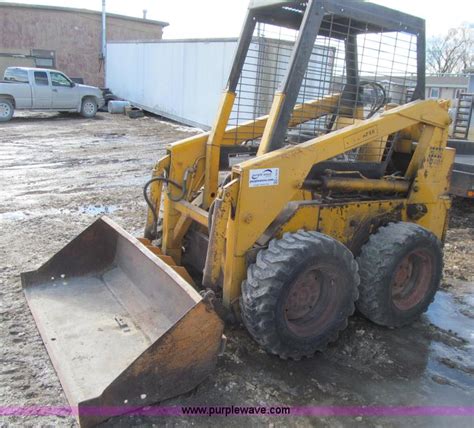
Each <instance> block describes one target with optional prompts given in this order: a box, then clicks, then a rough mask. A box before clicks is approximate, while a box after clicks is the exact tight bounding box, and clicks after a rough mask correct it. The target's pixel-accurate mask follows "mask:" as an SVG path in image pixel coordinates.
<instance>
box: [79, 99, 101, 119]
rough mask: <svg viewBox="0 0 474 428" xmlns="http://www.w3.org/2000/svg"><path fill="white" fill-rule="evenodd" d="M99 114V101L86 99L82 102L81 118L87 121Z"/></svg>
mask: <svg viewBox="0 0 474 428" xmlns="http://www.w3.org/2000/svg"><path fill="white" fill-rule="evenodd" d="M96 114H97V101H96V99H95V98H94V97H86V98H84V99H83V100H82V106H81V116H82V117H85V118H87V119H91V118H93V117H95V115H96Z"/></svg>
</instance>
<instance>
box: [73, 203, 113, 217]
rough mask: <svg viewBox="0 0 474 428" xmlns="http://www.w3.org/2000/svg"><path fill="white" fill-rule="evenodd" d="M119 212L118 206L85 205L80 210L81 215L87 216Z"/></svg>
mask: <svg viewBox="0 0 474 428" xmlns="http://www.w3.org/2000/svg"><path fill="white" fill-rule="evenodd" d="M117 210H118V206H117V205H84V206H82V207H81V208H79V212H80V213H81V214H87V215H92V216H96V215H102V214H110V213H113V212H115V211H117Z"/></svg>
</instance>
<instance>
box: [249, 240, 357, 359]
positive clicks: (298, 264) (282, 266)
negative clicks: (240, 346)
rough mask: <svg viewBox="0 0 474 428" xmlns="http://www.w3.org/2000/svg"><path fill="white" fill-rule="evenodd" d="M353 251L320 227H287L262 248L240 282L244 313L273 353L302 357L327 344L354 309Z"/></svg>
mask: <svg viewBox="0 0 474 428" xmlns="http://www.w3.org/2000/svg"><path fill="white" fill-rule="evenodd" d="M358 284H359V275H358V273H357V263H356V262H355V260H354V257H353V256H352V253H351V252H350V251H349V250H348V249H347V248H346V247H345V246H344V245H342V244H341V243H340V242H338V241H336V240H335V239H333V238H331V237H329V236H326V235H323V234H321V233H318V232H312V231H311V232H305V231H299V232H297V233H286V234H285V235H284V236H283V238H282V239H273V240H272V241H271V242H270V245H269V247H268V249H265V250H261V251H260V252H259V253H258V255H257V261H256V263H255V264H253V265H251V266H250V267H249V269H248V274H247V279H246V280H245V281H243V283H242V297H241V300H240V307H241V313H242V319H243V322H244V324H245V326H246V327H247V329H248V331H249V333H250V334H251V336H252V337H253V338H254V339H255V340H256V341H257V342H258V343H259V344H260V345H261V346H262V347H263V349H265V350H266V351H267V352H269V353H271V354H276V355H279V356H280V357H281V358H283V359H287V358H291V359H294V360H298V359H300V358H302V357H310V356H312V355H313V354H314V353H315V352H316V351H321V350H323V349H324V348H325V347H326V346H327V344H328V343H330V342H333V341H335V340H336V339H337V336H338V333H339V332H340V331H341V330H343V329H345V328H346V326H347V320H348V317H349V316H350V315H352V313H353V312H354V310H355V307H354V302H355V300H357V295H358V292H357V286H358Z"/></svg>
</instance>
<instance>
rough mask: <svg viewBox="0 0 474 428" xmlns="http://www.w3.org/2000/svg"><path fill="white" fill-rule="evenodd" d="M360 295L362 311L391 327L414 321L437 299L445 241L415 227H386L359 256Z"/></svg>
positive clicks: (414, 225) (358, 303)
mask: <svg viewBox="0 0 474 428" xmlns="http://www.w3.org/2000/svg"><path fill="white" fill-rule="evenodd" d="M357 262H358V264H359V274H360V286H359V292H360V297H359V300H358V301H357V303H356V306H357V309H358V310H359V312H361V313H362V314H363V315H364V316H365V317H367V318H368V319H369V320H371V321H373V322H374V323H376V324H379V325H383V326H387V327H401V326H404V325H407V324H410V323H412V322H413V321H415V320H416V319H417V318H418V317H419V316H420V315H421V314H422V313H423V312H425V311H426V310H427V309H428V306H429V305H430V303H431V302H432V301H433V299H434V296H435V294H436V291H437V290H438V287H439V283H440V281H441V274H442V270H443V254H442V251H441V243H440V241H439V240H438V238H437V237H436V236H435V235H433V234H432V233H431V232H430V231H428V230H426V229H424V228H423V227H421V226H418V225H416V224H413V223H403V222H400V223H390V224H388V225H387V226H384V227H381V228H380V229H379V230H378V231H377V233H375V234H374V235H372V236H371V237H370V239H369V241H368V242H367V243H366V244H365V245H364V246H363V247H362V250H361V253H360V256H359V257H358V258H357Z"/></svg>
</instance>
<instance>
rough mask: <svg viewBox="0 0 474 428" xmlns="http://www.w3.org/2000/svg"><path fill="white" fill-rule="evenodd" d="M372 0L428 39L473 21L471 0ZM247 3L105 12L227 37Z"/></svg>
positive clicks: (62, 1)
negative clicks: (416, 24) (413, 21)
mask: <svg viewBox="0 0 474 428" xmlns="http://www.w3.org/2000/svg"><path fill="white" fill-rule="evenodd" d="M4 1H5V0H0V2H4ZM7 1H14V0H7ZM372 1H373V2H374V3H379V4H381V5H384V6H387V7H391V8H394V9H399V10H401V11H403V12H406V13H410V14H412V15H416V16H420V17H422V18H425V19H426V21H427V30H428V35H429V36H431V35H438V34H443V33H445V32H446V31H447V30H448V29H449V28H452V27H456V26H458V25H460V24H461V23H463V22H465V21H471V22H472V21H474V1H473V0H449V1H445V0H372ZM18 3H32V4H47V5H54V6H71V7H77V8H85V9H95V10H100V9H101V5H102V0H21V1H18ZM248 3H249V1H248V0H107V10H108V11H109V12H113V13H119V14H123V15H130V16H136V17H141V16H142V14H143V9H147V10H148V18H149V19H155V20H158V21H167V22H169V23H170V26H169V27H167V28H166V29H165V32H164V37H165V38H189V37H231V36H237V35H238V34H239V30H240V27H241V25H242V21H243V18H244V15H245V11H246V9H247V5H248Z"/></svg>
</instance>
